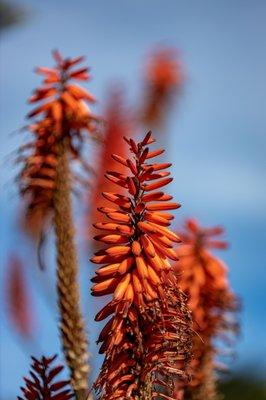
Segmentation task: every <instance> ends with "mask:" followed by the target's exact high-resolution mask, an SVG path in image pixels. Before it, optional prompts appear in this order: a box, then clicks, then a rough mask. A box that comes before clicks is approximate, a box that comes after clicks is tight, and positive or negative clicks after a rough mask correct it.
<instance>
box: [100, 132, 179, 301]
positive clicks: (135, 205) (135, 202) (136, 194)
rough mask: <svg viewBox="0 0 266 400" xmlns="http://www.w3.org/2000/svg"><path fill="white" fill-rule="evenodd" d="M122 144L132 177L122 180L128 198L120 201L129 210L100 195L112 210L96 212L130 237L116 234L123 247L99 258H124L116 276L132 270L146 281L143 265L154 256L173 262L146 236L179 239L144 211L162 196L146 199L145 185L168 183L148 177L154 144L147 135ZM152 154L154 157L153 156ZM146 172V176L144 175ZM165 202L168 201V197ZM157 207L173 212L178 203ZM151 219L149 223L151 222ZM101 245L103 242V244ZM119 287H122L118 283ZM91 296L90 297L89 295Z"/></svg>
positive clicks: (167, 251)
mask: <svg viewBox="0 0 266 400" xmlns="http://www.w3.org/2000/svg"><path fill="white" fill-rule="evenodd" d="M125 140H126V142H127V143H128V144H129V146H130V150H131V152H132V154H133V158H132V159H125V160H126V162H125V163H126V165H127V168H128V169H127V170H128V172H129V173H130V174H133V175H129V176H125V178H124V182H127V188H128V191H129V194H128V196H124V197H123V198H126V201H127V205H128V206H129V205H130V206H129V208H127V210H126V211H124V207H123V206H122V205H121V203H118V202H117V198H118V197H117V196H118V195H117V194H116V193H109V194H108V196H106V194H104V197H105V198H108V200H109V201H110V202H112V203H113V206H114V207H116V208H109V207H101V208H100V211H101V212H102V213H103V214H105V215H106V217H107V218H110V219H112V220H114V221H116V222H117V226H118V229H119V226H121V225H123V224H126V225H125V226H127V227H128V231H131V230H132V236H130V237H129V236H127V235H123V233H122V232H120V235H119V236H118V237H117V243H119V242H120V243H121V242H123V245H117V246H113V247H109V248H107V249H106V250H104V252H103V254H102V256H103V257H104V253H105V254H107V255H108V256H110V257H111V258H110V259H112V256H113V257H119V256H123V255H124V257H125V258H124V260H127V261H126V263H127V264H125V263H124V262H121V267H120V268H119V269H118V271H119V274H123V271H127V270H128V268H131V269H132V270H133V269H137V271H138V275H139V277H140V278H141V279H144V280H146V279H147V278H148V276H149V274H148V269H147V265H148V264H149V263H150V262H149V257H155V255H156V253H157V255H158V257H159V258H160V257H161V256H166V257H169V258H171V259H172V258H173V259H177V256H176V255H175V252H174V250H173V249H169V248H168V247H165V244H164V242H161V243H162V244H161V248H160V252H159V251H158V250H156V245H155V246H154V244H153V242H152V238H150V239H149V234H151V233H153V234H154V236H155V237H156V236H157V235H158V237H160V236H162V235H165V236H166V237H167V238H168V240H169V241H173V242H178V241H179V238H178V237H177V235H176V234H174V233H173V232H171V231H170V230H169V229H166V228H165V227H164V226H162V223H163V225H165V224H166V225H167V226H169V225H170V221H169V220H167V219H164V218H163V216H157V214H156V211H153V210H150V211H149V212H147V211H146V209H147V208H148V207H149V205H150V202H152V201H154V199H158V198H162V197H163V196H164V193H163V192H159V195H158V192H154V193H151V194H150V196H147V194H146V193H147V191H150V188H149V187H148V188H147V184H146V181H147V180H149V181H150V180H153V179H156V186H157V185H159V186H160V187H163V186H164V185H166V184H167V183H169V182H170V181H171V180H172V179H171V178H167V179H166V180H165V179H159V180H158V178H157V176H155V177H154V176H153V173H152V171H153V164H147V160H148V159H149V154H150V151H149V149H148V147H147V145H148V144H149V143H150V142H153V141H154V140H153V139H152V137H151V133H150V132H149V133H148V134H147V135H146V137H145V138H144V140H143V142H141V143H138V144H136V143H135V141H134V140H133V139H130V140H128V139H125ZM143 143H146V145H145V144H144V145H143ZM147 149H148V150H147ZM153 154H156V153H154V152H153ZM143 155H144V156H143ZM114 159H116V161H117V162H118V163H120V161H121V160H120V157H119V156H118V157H117V156H115V157H114ZM140 160H141V162H140ZM147 171H150V172H149V173H148V172H147ZM110 174H111V176H116V174H117V173H116V172H115V171H111V172H110ZM143 176H145V177H146V178H145V179H144V178H143ZM132 185H133V186H134V190H132ZM169 198H171V199H172V197H169ZM144 200H145V201H144ZM117 203H118V204H117ZM160 204H164V205H165V207H166V209H176V208H178V207H180V205H179V204H178V203H168V202H167V200H166V201H164V203H160ZM155 208H156V207H155ZM161 208H162V207H161V206H160V207H159V209H160V210H161ZM162 214H163V213H162ZM151 219H152V221H153V222H151ZM95 226H96V227H98V228H100V229H101V227H102V226H101V225H99V224H96V225H95ZM108 227H110V228H111V231H112V230H113V229H112V226H110V225H109V226H108V225H107V230H108ZM103 228H104V225H103ZM115 229H116V228H115ZM110 235H111V234H110ZM107 236H108V235H107ZM104 237H106V236H105V235H97V236H96V239H97V240H99V239H100V240H101V241H102V240H103V238H104ZM111 237H112V238H113V240H112V242H111V243H115V238H116V237H115V236H114V235H112V236H111ZM105 242H107V241H106V240H105ZM156 244H157V243H156ZM144 247H145V248H144ZM157 247H159V246H157ZM130 254H131V257H130V260H132V259H133V260H135V263H133V265H131V266H130V267H128V260H129V258H128V257H129V256H130ZM99 255H100V254H99ZM98 260H99V258H98V255H96V259H95V257H94V258H93V259H92V261H93V262H97V263H98ZM103 260H104V258H103ZM131 262H132V261H131ZM157 265H159V264H157ZM150 268H153V267H152V265H150ZM162 271H163V269H161V273H162ZM157 273H158V271H157ZM161 279H162V278H161ZM161 281H162V280H161ZM120 284H121V285H122V283H120ZM145 284H146V282H145ZM143 288H144V286H143ZM154 290H155V291H156V290H157V289H156V287H155V288H154ZM150 292H151V291H150ZM143 293H144V297H145V288H144V290H143ZM92 294H94V293H93V291H92Z"/></svg>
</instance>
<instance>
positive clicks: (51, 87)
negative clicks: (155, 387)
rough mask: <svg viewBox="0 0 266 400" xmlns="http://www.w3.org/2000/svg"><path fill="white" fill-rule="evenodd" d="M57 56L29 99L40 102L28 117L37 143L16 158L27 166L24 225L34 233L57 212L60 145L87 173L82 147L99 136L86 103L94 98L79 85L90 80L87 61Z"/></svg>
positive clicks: (42, 71) (22, 179)
mask: <svg viewBox="0 0 266 400" xmlns="http://www.w3.org/2000/svg"><path fill="white" fill-rule="evenodd" d="M53 56H54V59H55V62H56V65H55V67H54V68H46V67H39V68H37V69H36V72H37V73H38V74H41V75H44V79H43V83H42V85H41V86H40V87H39V88H37V89H36V90H35V91H34V93H33V95H32V96H31V97H30V99H29V103H30V104H35V103H38V104H39V105H38V106H37V107H36V108H34V109H33V110H32V111H31V112H30V113H29V114H28V118H29V119H30V121H31V122H30V124H29V125H27V129H28V130H29V131H30V132H31V133H32V134H33V141H32V142H30V143H27V144H26V145H24V146H22V147H21V148H20V151H19V157H18V161H20V162H21V163H23V167H22V170H21V172H20V175H19V187H20V192H21V193H22V195H23V196H25V197H26V201H27V218H26V223H27V225H28V226H29V228H30V229H31V230H33V231H34V230H38V225H42V224H43V222H44V220H45V218H46V217H47V216H48V215H49V212H50V211H51V210H52V209H53V192H54V189H55V178H56V166H57V154H58V144H59V143H61V142H63V141H64V142H65V143H66V145H67V148H68V151H69V154H70V155H71V156H72V158H73V159H75V160H77V161H78V162H80V163H81V164H82V166H83V167H85V168H86V169H87V168H88V166H87V164H86V162H85V161H84V160H83V159H82V157H81V151H82V146H83V144H84V142H85V141H86V138H87V136H88V135H87V134H88V133H90V135H95V126H96V122H97V120H98V119H97V118H96V117H95V116H94V115H93V114H92V113H91V111H90V109H89V108H88V105H87V104H89V103H93V102H94V101H95V100H94V97H93V96H92V95H91V94H90V93H89V92H88V91H87V90H85V89H84V88H82V87H81V86H79V85H78V84H76V83H75V81H87V80H88V79H89V77H90V76H89V74H88V68H87V67H78V64H79V63H80V62H81V61H83V59H84V58H83V57H77V58H66V59H64V58H62V56H61V55H60V53H59V52H58V51H55V52H54V53H53ZM72 81H74V83H72Z"/></svg>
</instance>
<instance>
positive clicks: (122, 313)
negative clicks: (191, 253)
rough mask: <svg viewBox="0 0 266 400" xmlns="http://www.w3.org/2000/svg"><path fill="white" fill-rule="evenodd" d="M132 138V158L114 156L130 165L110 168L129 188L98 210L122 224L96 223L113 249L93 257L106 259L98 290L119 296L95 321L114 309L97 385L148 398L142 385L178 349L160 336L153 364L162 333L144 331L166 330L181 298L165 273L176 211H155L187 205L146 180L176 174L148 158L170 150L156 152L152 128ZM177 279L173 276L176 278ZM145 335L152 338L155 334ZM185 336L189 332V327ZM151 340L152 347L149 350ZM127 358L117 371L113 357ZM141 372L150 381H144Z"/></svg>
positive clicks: (107, 395) (108, 393) (107, 393)
mask: <svg viewBox="0 0 266 400" xmlns="http://www.w3.org/2000/svg"><path fill="white" fill-rule="evenodd" d="M125 142H126V143H127V144H128V146H129V149H130V152H131V157H127V156H126V155H123V156H120V155H117V154H115V155H113V156H112V157H113V160H115V162H116V164H117V165H118V166H119V165H120V166H121V165H122V166H123V167H125V169H124V171H123V175H122V174H121V173H118V172H116V171H109V172H108V178H110V177H112V178H116V179H118V180H119V181H122V182H123V186H124V187H125V192H126V191H127V193H125V194H124V195H119V194H117V193H113V192H111V191H109V192H108V193H106V192H104V193H103V197H104V198H105V199H107V200H108V201H109V202H111V203H112V207H111V208H110V207H109V206H107V207H100V208H99V210H100V211H101V213H102V214H103V215H105V216H106V217H107V218H109V219H112V220H113V221H115V223H109V222H107V223H105V222H100V223H99V222H98V223H96V224H94V227H95V228H96V229H99V230H103V231H104V233H103V234H100V235H97V236H96V240H99V241H101V242H103V243H105V244H106V248H105V249H103V250H100V251H98V252H97V253H96V254H95V256H94V257H93V258H92V259H91V261H92V262H94V263H96V264H101V263H105V265H104V266H103V267H100V268H99V269H97V270H96V277H94V278H93V279H92V281H93V282H94V283H95V284H94V286H93V287H92V295H94V296H103V295H106V294H111V295H112V299H111V301H110V303H109V304H108V305H107V306H105V307H104V308H103V309H102V310H101V311H100V312H99V313H98V314H97V316H96V320H102V319H104V318H106V317H108V316H110V315H112V314H113V317H112V319H111V321H112V322H110V323H108V325H107V326H105V328H104V330H103V332H102V333H101V334H100V341H101V342H102V346H101V348H100V352H104V353H105V361H104V364H103V367H102V369H101V372H100V375H99V377H98V379H97V381H96V384H95V387H96V389H98V390H99V391H100V392H101V397H100V399H101V400H107V399H108V400H115V399H122V398H127V396H129V393H131V395H130V396H131V397H130V398H132V399H133V398H135V397H136V396H139V397H140V398H142V397H141V396H143V398H146V397H145V396H146V392H145V393H142V392H141V390H142V386H143V385H144V386H145V381H146V378H147V376H148V374H149V373H150V372H151V371H152V370H153V368H155V366H156V365H157V364H160V365H162V366H164V365H165V366H166V365H168V364H167V362H169V363H172V359H173V357H176V356H175V351H172V352H171V349H172V348H173V343H174V340H173V343H171V345H170V348H169V351H168V353H167V355H166V354H164V352H165V351H166V349H168V347H167V345H166V343H165V340H166V338H164V337H161V340H160V343H162V347H160V349H159V350H160V352H159V353H158V354H157V355H156V357H155V356H154V360H155V359H156V361H154V363H151V362H150V361H149V362H148V359H149V357H150V355H149V352H152V353H154V352H156V351H157V349H154V340H155V339H152V340H151V342H149V341H148V342H147V343H146V342H145V343H144V342H143V340H144V338H143V337H142V331H141V329H143V330H144V332H145V335H146V329H149V327H150V326H154V329H155V330H156V332H157V333H158V334H159V332H162V330H163V329H165V325H164V322H163V321H160V322H159V327H158V329H157V328H156V326H157V325H156V324H157V322H156V321H157V319H158V320H160V319H162V310H163V309H164V307H166V310H168V311H167V313H169V310H170V307H171V306H170V305H171V304H172V303H171V302H172V301H173V304H176V305H177V304H180V303H178V302H179V300H178V296H179V295H178V294H177V292H176V290H177V289H174V290H173V293H172V292H170V291H169V289H166V288H168V286H169V285H170V283H171V281H170V279H169V280H168V278H166V276H168V275H167V274H169V276H170V269H171V266H170V263H169V261H168V259H174V260H176V259H177V255H176V253H175V250H174V248H173V246H174V244H175V243H177V242H179V241H180V239H179V238H178V236H177V235H176V234H175V233H174V232H172V231H171V230H170V229H169V228H166V227H165V225H167V226H169V225H170V223H171V219H172V216H171V215H169V214H167V213H164V212H160V213H158V211H157V209H156V207H155V210H152V209H149V210H148V207H149V206H150V205H151V204H153V202H154V201H162V203H159V204H160V206H159V210H164V209H166V210H168V209H177V208H178V207H180V205H179V204H178V203H169V200H172V196H168V195H165V194H164V192H162V191H161V190H160V191H152V190H151V186H147V182H150V181H152V182H153V181H154V180H156V185H154V187H153V189H154V190H156V189H157V187H160V188H162V187H163V186H165V185H166V184H167V183H169V182H170V181H171V178H164V177H165V176H166V174H154V167H153V166H154V165H155V166H157V169H158V170H159V169H160V168H164V169H166V168H168V167H169V166H170V165H171V164H152V163H149V160H150V159H151V158H152V157H156V156H157V155H160V154H161V153H162V152H163V151H162V150H160V151H150V150H149V147H148V146H149V145H150V144H152V143H153V142H154V139H153V138H152V136H151V132H149V133H148V134H147V135H146V136H145V138H144V139H143V141H142V142H140V143H136V142H135V141H134V140H133V139H127V138H125ZM158 165H161V166H162V167H158ZM167 175H169V174H168V173H167ZM116 179H111V180H112V182H113V183H114V184H115V183H118V182H117V181H116ZM119 183H120V182H119ZM148 185H153V183H149V184H148ZM155 204H158V203H155ZM161 204H164V205H165V206H164V207H165V208H164V207H163V208H162V206H161ZM157 207H158V206H157ZM157 239H158V240H157ZM116 240H117V242H116ZM172 279H173V280H174V277H173V278H172ZM181 303H182V302H181ZM166 305H167V306H166ZM178 307H179V305H178V306H177V308H175V306H173V309H174V310H175V311H174V312H176V313H177V314H178V315H179V317H178V318H176V319H174V321H175V323H176V324H177V323H178V321H180V319H182V316H183V310H184V309H182V311H176V310H178ZM163 318H166V319H167V317H163ZM151 321H153V323H152V324H151ZM170 321H171V319H170ZM184 326H185V328H184V329H187V322H184ZM176 329H179V328H177V327H176V325H175V326H174V328H173V333H174V332H176ZM145 337H147V340H148V338H149V334H147V335H146V336H145ZM184 337H187V336H186V333H185V334H184ZM145 340H146V339H145ZM149 340H150V339H149ZM176 342H177V339H176V336H175V343H176ZM146 346H147V349H148V353H146V350H143V349H145V347H146ZM169 357H170V358H169ZM120 359H121V363H122V360H124V362H125V367H124V369H123V370H122V371H120V370H119V372H117V374H115V376H114V367H113V362H114V360H120ZM132 360H133V364H132ZM142 364H143V365H142ZM144 365H146V366H145V368H144ZM143 368H144V369H143ZM140 374H141V376H142V378H141V379H143V381H139V378H138V377H139V376H140Z"/></svg>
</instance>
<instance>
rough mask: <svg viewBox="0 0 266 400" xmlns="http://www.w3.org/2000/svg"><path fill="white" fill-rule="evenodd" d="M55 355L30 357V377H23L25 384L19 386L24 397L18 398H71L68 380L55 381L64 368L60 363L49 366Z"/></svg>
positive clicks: (42, 399) (54, 399)
mask: <svg viewBox="0 0 266 400" xmlns="http://www.w3.org/2000/svg"><path fill="white" fill-rule="evenodd" d="M56 357H57V356H56V355H55V356H53V357H49V358H47V357H42V358H41V359H40V360H37V359H36V358H34V357H32V365H31V371H30V378H24V381H25V384H26V386H25V387H24V388H23V387H22V388H21V390H22V393H23V396H24V397H20V396H18V397H17V399H18V400H70V399H72V398H73V394H72V392H71V390H70V388H69V381H68V380H61V381H55V378H56V377H57V375H58V374H59V373H60V372H61V371H62V370H63V368H64V367H63V366H62V365H57V366H55V367H52V366H51V364H52V363H53V361H54V360H55V359H56Z"/></svg>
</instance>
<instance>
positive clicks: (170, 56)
mask: <svg viewBox="0 0 266 400" xmlns="http://www.w3.org/2000/svg"><path fill="white" fill-rule="evenodd" d="M183 80H184V76H183V71H182V67H181V63H180V60H179V58H178V55H177V51H176V50H174V49H169V48H161V49H158V50H157V51H155V52H154V53H153V54H151V56H150V57H149V59H148V63H147V65H146V70H145V95H144V104H143V108H142V112H141V115H142V122H143V123H144V124H145V125H146V126H152V127H153V128H156V127H160V126H161V125H162V123H163V122H164V121H165V120H166V114H167V111H168V108H169V106H170V105H171V103H172V100H173V97H174V95H175V94H176V93H177V92H180V90H181V87H182V86H183Z"/></svg>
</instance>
